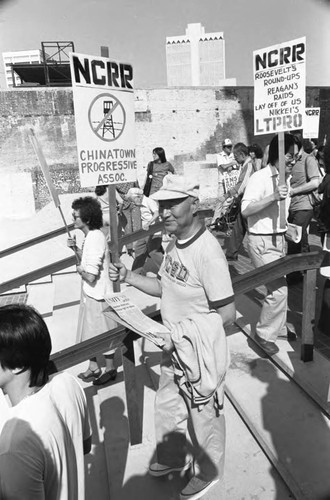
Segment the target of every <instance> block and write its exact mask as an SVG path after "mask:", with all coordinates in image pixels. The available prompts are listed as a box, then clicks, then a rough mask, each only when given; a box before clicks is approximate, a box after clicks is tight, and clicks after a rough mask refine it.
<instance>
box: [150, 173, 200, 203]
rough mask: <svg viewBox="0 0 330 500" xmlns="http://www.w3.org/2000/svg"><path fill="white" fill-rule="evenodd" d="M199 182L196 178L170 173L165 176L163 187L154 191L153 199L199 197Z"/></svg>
mask: <svg viewBox="0 0 330 500" xmlns="http://www.w3.org/2000/svg"><path fill="white" fill-rule="evenodd" d="M198 195H199V184H198V182H197V181H196V180H194V179H188V178H187V177H185V176H183V175H175V174H168V175H166V176H165V177H164V180H163V185H162V187H161V188H160V189H159V190H158V191H156V193H153V194H152V195H151V196H150V198H152V199H153V200H174V199H175V198H187V197H188V196H193V197H194V198H198Z"/></svg>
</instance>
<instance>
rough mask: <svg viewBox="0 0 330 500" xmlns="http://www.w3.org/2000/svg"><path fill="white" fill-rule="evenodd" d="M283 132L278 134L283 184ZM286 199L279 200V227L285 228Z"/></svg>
mask: <svg viewBox="0 0 330 500" xmlns="http://www.w3.org/2000/svg"><path fill="white" fill-rule="evenodd" d="M284 151H285V149H284V132H279V134H278V161H279V175H280V176H279V184H280V185H283V184H285V182H286V181H285V153H284ZM285 206H286V200H285V199H284V200H281V201H280V229H286V209H285Z"/></svg>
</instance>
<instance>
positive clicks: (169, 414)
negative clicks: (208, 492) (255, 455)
mask: <svg viewBox="0 0 330 500" xmlns="http://www.w3.org/2000/svg"><path fill="white" fill-rule="evenodd" d="M155 426H156V439H157V461H158V463H160V464H162V465H168V466H170V467H181V466H182V465H183V464H184V463H185V461H186V455H187V453H189V454H192V455H193V456H194V459H195V463H196V466H197V471H198V472H197V475H198V477H200V478H201V479H203V480H204V481H210V480H212V479H214V478H215V477H220V478H221V477H222V476H223V470H224V459H225V416H224V414H223V409H221V410H219V409H216V408H215V405H214V399H213V398H212V399H211V400H210V401H209V402H208V403H207V404H205V405H202V407H201V408H199V407H198V406H196V405H194V404H193V403H192V401H191V400H190V399H189V398H188V397H187V396H186V395H185V394H184V393H183V391H181V390H180V387H179V385H178V384H177V382H176V378H175V375H174V370H173V366H172V362H171V358H170V356H169V355H168V354H166V353H163V357H162V363H161V375H160V381H159V388H158V391H157V394H156V400H155ZM187 429H188V431H189V435H190V438H191V442H192V446H191V444H190V443H189V442H188V441H187V440H186V431H187Z"/></svg>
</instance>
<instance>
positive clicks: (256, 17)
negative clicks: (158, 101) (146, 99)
mask: <svg viewBox="0 0 330 500" xmlns="http://www.w3.org/2000/svg"><path fill="white" fill-rule="evenodd" d="M198 22H200V23H201V24H202V25H203V26H204V28H205V32H206V33H209V32H216V31H222V32H223V33H224V38H225V43H226V77H227V78H236V79H237V85H253V71H252V69H253V65H252V53H253V51H254V50H257V49H261V48H264V47H269V46H271V45H274V44H277V43H282V42H286V41H290V40H294V39H296V38H300V37H302V36H306V41H307V63H306V70H307V71H306V75H307V76H306V84H307V85H310V86H329V85H330V51H329V48H330V0H117V1H115V0H0V52H6V51H15V50H30V49H38V48H41V42H42V41H73V42H74V44H75V51H76V52H79V53H82V54H89V55H99V54H100V46H101V45H105V46H108V47H109V52H110V58H111V59H113V60H117V61H120V62H128V63H131V64H132V65H133V68H134V83H135V87H136V88H148V87H149V88H154V87H166V55H165V41H166V36H180V35H184V34H185V30H186V27H187V24H188V23H198ZM0 85H1V88H4V87H5V83H4V76H3V64H2V60H1V61H0Z"/></svg>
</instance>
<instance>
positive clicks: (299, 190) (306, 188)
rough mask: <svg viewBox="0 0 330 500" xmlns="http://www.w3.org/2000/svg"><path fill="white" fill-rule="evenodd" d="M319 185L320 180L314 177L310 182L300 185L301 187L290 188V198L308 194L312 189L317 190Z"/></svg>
mask: <svg viewBox="0 0 330 500" xmlns="http://www.w3.org/2000/svg"><path fill="white" fill-rule="evenodd" d="M319 184H320V179H319V178H318V177H314V178H313V179H311V180H310V181H308V182H305V184H302V185H301V186H297V187H295V188H291V189H290V196H296V195H297V194H304V193H310V192H311V191H314V189H317V188H318V186H319Z"/></svg>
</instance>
